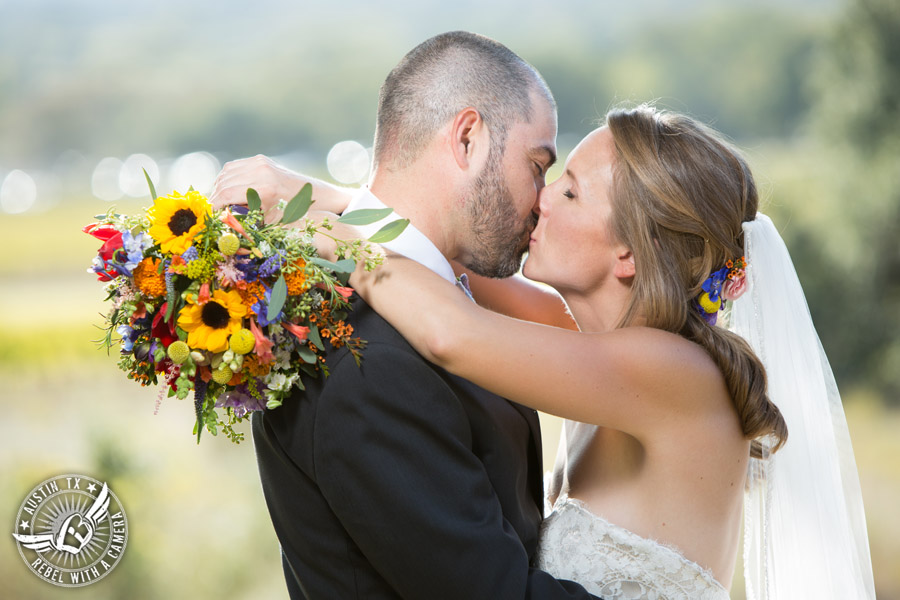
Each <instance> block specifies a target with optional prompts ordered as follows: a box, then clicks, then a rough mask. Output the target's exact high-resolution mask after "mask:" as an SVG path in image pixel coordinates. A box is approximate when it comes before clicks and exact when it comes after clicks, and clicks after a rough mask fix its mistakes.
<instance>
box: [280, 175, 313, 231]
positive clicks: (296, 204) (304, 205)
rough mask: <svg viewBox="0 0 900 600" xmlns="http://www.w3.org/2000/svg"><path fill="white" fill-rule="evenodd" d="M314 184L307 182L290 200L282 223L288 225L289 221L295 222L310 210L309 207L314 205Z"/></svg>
mask: <svg viewBox="0 0 900 600" xmlns="http://www.w3.org/2000/svg"><path fill="white" fill-rule="evenodd" d="M312 191H313V189H312V184H310V183H307V184H306V185H304V186H303V187H302V188H300V191H299V192H297V195H296V196H294V197H293V198H292V199H291V201H290V202H288V205H287V207H286V208H285V209H284V216H282V217H281V224H282V225H287V224H288V223H293V222H294V221H296V220H297V219H299V218H301V217H302V216H303V215H305V214H306V212H307V211H308V210H309V207H310V206H312V203H313V199H312Z"/></svg>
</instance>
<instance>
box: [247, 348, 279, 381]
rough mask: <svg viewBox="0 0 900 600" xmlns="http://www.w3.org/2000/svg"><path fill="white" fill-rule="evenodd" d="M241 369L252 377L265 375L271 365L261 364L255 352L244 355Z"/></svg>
mask: <svg viewBox="0 0 900 600" xmlns="http://www.w3.org/2000/svg"><path fill="white" fill-rule="evenodd" d="M243 370H244V371H246V372H247V374H249V375H252V376H253V377H265V376H266V375H268V374H269V371H271V370H272V365H270V364H262V363H261V362H259V358H258V357H257V356H256V355H255V354H248V355H247V356H246V357H244V364H243Z"/></svg>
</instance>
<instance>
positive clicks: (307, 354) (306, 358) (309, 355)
mask: <svg viewBox="0 0 900 600" xmlns="http://www.w3.org/2000/svg"><path fill="white" fill-rule="evenodd" d="M297 353H298V354H299V355H300V360H302V361H303V362H304V363H307V364H310V365H314V364H316V353H315V352H313V351H312V350H310V349H309V346H307V345H306V344H300V348H299V350H297Z"/></svg>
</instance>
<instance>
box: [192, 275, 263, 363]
mask: <svg viewBox="0 0 900 600" xmlns="http://www.w3.org/2000/svg"><path fill="white" fill-rule="evenodd" d="M187 302H188V303H187V304H186V305H185V306H184V308H182V309H181V311H180V312H179V313H178V326H179V327H181V328H182V329H184V330H185V331H186V332H187V333H188V339H187V343H188V345H189V346H190V347H191V348H196V349H199V350H209V351H210V352H224V351H225V350H227V349H228V338H229V337H230V336H231V335H232V334H233V333H235V332H236V331H240V330H241V320H242V319H243V318H244V317H245V316H246V315H247V312H248V311H249V310H250V309H249V308H248V307H247V305H246V304H244V302H243V300H241V296H240V295H239V294H238V293H237V292H236V291H235V290H229V291H227V292H225V291H223V290H215V291H214V292H213V293H212V295H211V296H210V298H209V300H207V301H206V302H205V303H204V304H197V303H196V302H197V298H193V297H190V298H188V299H187Z"/></svg>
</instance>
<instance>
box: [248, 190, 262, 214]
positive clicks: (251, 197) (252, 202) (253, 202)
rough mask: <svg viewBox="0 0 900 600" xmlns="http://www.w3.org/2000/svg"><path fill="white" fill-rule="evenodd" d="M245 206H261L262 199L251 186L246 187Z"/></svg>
mask: <svg viewBox="0 0 900 600" xmlns="http://www.w3.org/2000/svg"><path fill="white" fill-rule="evenodd" d="M247 208H248V209H249V210H259V209H261V208H262V200H260V199H259V194H258V193H257V191H256V190H254V189H253V188H247Z"/></svg>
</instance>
